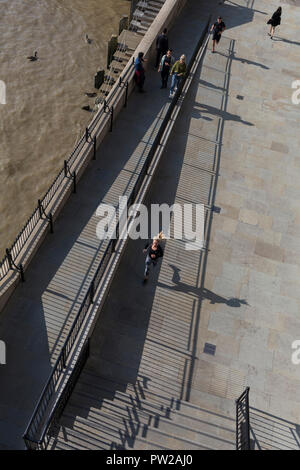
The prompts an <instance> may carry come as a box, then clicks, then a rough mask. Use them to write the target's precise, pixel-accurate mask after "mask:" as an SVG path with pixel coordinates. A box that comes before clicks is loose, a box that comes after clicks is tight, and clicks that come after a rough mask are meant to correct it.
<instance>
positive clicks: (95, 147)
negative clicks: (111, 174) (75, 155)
mask: <svg viewBox="0 0 300 470" xmlns="http://www.w3.org/2000/svg"><path fill="white" fill-rule="evenodd" d="M96 153H97V137H96V136H95V137H94V154H93V160H96Z"/></svg>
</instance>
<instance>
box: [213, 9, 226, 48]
mask: <svg viewBox="0 0 300 470" xmlns="http://www.w3.org/2000/svg"><path fill="white" fill-rule="evenodd" d="M225 28H226V26H225V23H224V21H223V20H222V18H221V16H218V19H217V21H216V22H215V23H214V24H213V25H212V26H211V28H210V31H212V32H213V38H212V40H213V47H212V51H211V52H215V46H216V43H217V44H219V42H220V39H221V36H222V33H223V31H225Z"/></svg>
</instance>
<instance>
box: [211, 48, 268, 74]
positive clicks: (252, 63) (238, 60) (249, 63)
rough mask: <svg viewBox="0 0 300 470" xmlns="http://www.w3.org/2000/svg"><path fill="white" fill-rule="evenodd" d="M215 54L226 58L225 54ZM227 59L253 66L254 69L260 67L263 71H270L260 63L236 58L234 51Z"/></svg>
mask: <svg viewBox="0 0 300 470" xmlns="http://www.w3.org/2000/svg"><path fill="white" fill-rule="evenodd" d="M216 52H217V53H218V54H219V55H222V56H224V57H228V56H227V55H226V54H223V53H222V52H219V51H216ZM229 57H230V59H232V60H236V61H237V62H241V63H242V64H248V65H255V66H256V67H261V68H262V69H264V70H270V67H268V66H267V65H264V64H261V63H260V62H255V61H254V60H249V59H244V58H243V57H236V55H235V52H234V51H232V52H231V54H230V56H229Z"/></svg>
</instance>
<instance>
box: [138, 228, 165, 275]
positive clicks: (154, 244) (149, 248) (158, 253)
mask: <svg viewBox="0 0 300 470" xmlns="http://www.w3.org/2000/svg"><path fill="white" fill-rule="evenodd" d="M164 239H165V236H164V234H163V233H162V232H160V233H159V234H158V235H157V236H156V237H154V238H153V240H152V241H151V242H148V243H146V245H145V248H144V250H143V251H144V253H146V260H145V271H144V280H143V283H145V282H147V280H148V277H149V270H150V266H151V264H152V265H153V266H156V264H157V261H158V259H159V258H162V257H163V255H164V251H163V249H162V247H161V246H160V242H161V241H162V240H164Z"/></svg>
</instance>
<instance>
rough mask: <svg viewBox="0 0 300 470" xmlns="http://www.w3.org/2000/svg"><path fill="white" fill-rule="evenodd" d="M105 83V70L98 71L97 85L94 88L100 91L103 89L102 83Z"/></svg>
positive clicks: (96, 76)
mask: <svg viewBox="0 0 300 470" xmlns="http://www.w3.org/2000/svg"><path fill="white" fill-rule="evenodd" d="M103 82H104V70H103V69H101V70H98V72H97V73H96V75H95V83H94V86H95V88H97V89H98V90H99V88H100V87H101V85H102V83H103Z"/></svg>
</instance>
